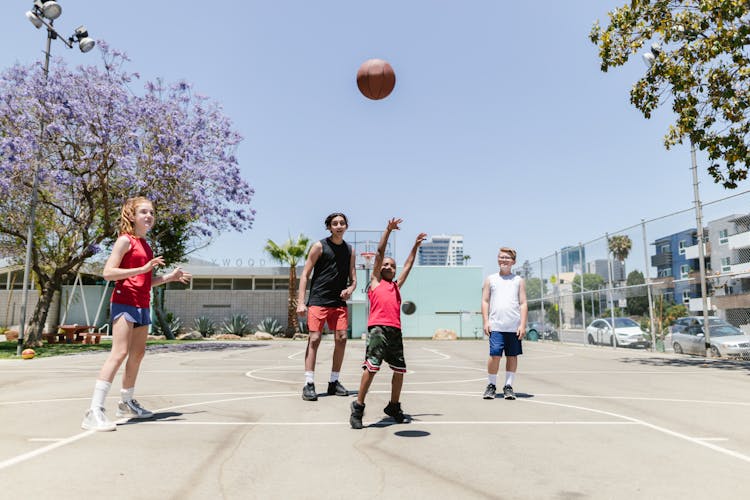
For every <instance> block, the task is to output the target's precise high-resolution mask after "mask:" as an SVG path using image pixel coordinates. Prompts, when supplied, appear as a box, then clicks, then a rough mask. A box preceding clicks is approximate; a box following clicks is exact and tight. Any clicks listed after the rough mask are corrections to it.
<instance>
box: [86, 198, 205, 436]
mask: <svg viewBox="0 0 750 500" xmlns="http://www.w3.org/2000/svg"><path fill="white" fill-rule="evenodd" d="M153 225H154V207H153V204H152V203H151V201H149V200H148V199H147V198H143V197H138V198H130V199H129V200H127V201H126V202H125V205H124V206H123V207H122V212H121V214H120V236H119V237H118V238H117V240H116V241H115V244H114V246H113V248H112V254H111V255H110V256H109V258H108V259H107V263H106V264H105V265H104V273H103V274H104V279H106V280H107V281H115V290H114V292H113V293H112V303H111V321H112V350H111V351H110V353H109V356H108V357H107V360H106V361H105V362H104V366H102V368H101V370H100V371H99V377H98V379H97V381H96V385H95V387H94V395H93V397H92V398H91V406H90V408H89V410H88V411H86V414H85V416H84V418H83V422H82V423H81V427H83V428H84V429H89V430H96V431H113V430H115V429H116V427H115V424H114V423H113V422H111V421H110V420H109V419H107V416H106V415H105V413H104V401H105V400H106V398H107V394H108V393H109V389H110V388H111V386H112V380H113V379H114V378H115V374H116V373H117V370H119V369H120V365H122V363H123V361H125V360H126V359H127V362H126V363H125V373H124V375H123V377H122V389H121V391H120V396H121V398H120V402H119V403H118V405H117V411H116V416H118V417H125V418H150V417H151V416H153V413H152V412H150V411H148V410H146V409H145V408H143V407H142V406H141V405H140V404H139V403H138V401H137V400H135V399H134V398H133V392H134V388H135V380H136V377H137V376H138V370H139V368H140V366H141V360H143V356H144V354H145V353H146V338H147V337H148V325H149V324H150V323H151V316H150V310H149V306H150V303H151V287H152V286H158V285H161V284H163V283H167V282H168V281H180V282H182V283H187V282H188V281H189V280H190V278H191V277H192V276H191V275H190V274H189V273H187V272H184V271H183V270H182V269H180V268H179V267H176V268H175V269H174V270H173V271H172V272H170V273H167V274H165V275H163V276H153V271H154V269H155V268H156V267H157V266H161V265H164V259H163V258H162V257H154V254H153V252H152V251H151V247H150V246H149V245H148V243H146V239H145V237H146V234H147V233H148V231H149V230H150V229H151V228H152V227H153Z"/></svg>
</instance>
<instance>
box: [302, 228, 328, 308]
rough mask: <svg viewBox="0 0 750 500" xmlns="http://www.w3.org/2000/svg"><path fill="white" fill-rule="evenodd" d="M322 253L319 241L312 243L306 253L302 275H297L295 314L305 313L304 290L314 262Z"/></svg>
mask: <svg viewBox="0 0 750 500" xmlns="http://www.w3.org/2000/svg"><path fill="white" fill-rule="evenodd" d="M322 254H323V245H321V243H320V242H319V241H316V242H315V243H313V246H312V247H310V252H309V253H308V254H307V259H306V260H305V267H304V269H303V270H302V276H300V277H299V288H298V289H297V315H298V316H304V315H305V313H307V305H306V304H305V292H307V282H308V281H309V280H310V275H311V274H312V270H313V268H314V267H315V263H316V262H318V259H319V258H320V256H321V255H322Z"/></svg>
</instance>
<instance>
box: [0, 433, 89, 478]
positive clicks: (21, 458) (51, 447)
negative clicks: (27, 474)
mask: <svg viewBox="0 0 750 500" xmlns="http://www.w3.org/2000/svg"><path fill="white" fill-rule="evenodd" d="M95 433H96V431H85V432H81V433H79V434H76V435H75V436H71V437H69V438H66V439H61V440H59V441H57V442H56V443H52V444H50V445H47V446H43V447H41V448H38V449H36V450H33V451H30V452H28V453H22V454H20V455H16V456H15V457H13V458H9V459H7V460H4V461H2V462H0V470H3V469H6V468H8V467H12V466H14V465H18V464H20V463H21V462H25V461H26V460H30V459H32V458H34V457H38V456H40V455H44V454H45V453H48V452H50V451H52V450H56V449H57V448H60V447H62V446H65V445H68V444H71V443H75V442H76V441H78V440H80V439H83V438H85V437H88V436H91V435H92V434H95Z"/></svg>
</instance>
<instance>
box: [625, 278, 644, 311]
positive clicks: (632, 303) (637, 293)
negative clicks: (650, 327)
mask: <svg viewBox="0 0 750 500" xmlns="http://www.w3.org/2000/svg"><path fill="white" fill-rule="evenodd" d="M645 284H646V278H644V277H643V273H642V272H640V271H631V272H630V273H628V279H627V285H628V286H629V287H630V286H633V287H634V288H628V291H627V299H628V314H631V315H635V316H646V315H647V314H648V290H646V287H645V286H637V285H645Z"/></svg>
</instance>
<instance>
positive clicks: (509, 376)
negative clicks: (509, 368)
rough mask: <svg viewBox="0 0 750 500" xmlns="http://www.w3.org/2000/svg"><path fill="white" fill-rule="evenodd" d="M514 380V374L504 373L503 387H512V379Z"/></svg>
mask: <svg viewBox="0 0 750 500" xmlns="http://www.w3.org/2000/svg"><path fill="white" fill-rule="evenodd" d="M515 378H516V372H505V385H510V386H512V385H513V379H515Z"/></svg>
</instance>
